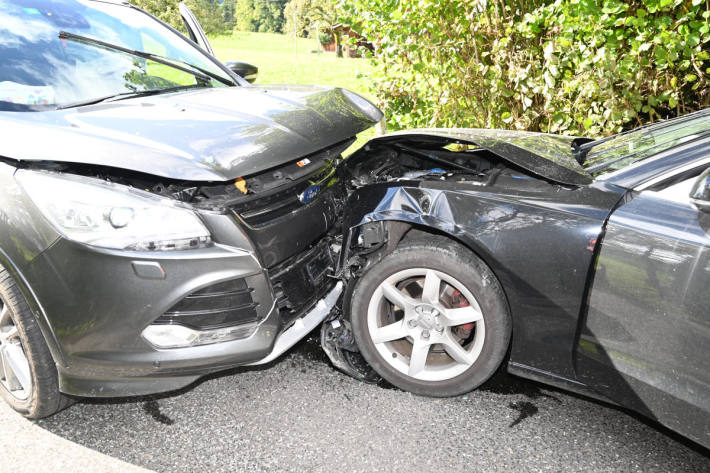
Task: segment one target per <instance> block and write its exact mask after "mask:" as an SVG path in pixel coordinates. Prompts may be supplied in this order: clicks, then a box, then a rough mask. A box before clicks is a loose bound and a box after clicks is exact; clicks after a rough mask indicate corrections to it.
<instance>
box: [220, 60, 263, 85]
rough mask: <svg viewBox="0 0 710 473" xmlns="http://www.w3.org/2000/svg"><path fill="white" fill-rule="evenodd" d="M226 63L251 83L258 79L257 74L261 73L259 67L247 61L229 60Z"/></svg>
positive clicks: (230, 68)
mask: <svg viewBox="0 0 710 473" xmlns="http://www.w3.org/2000/svg"><path fill="white" fill-rule="evenodd" d="M224 65H225V66H227V67H228V68H229V70H230V71H232V72H234V73H235V74H236V75H238V76H239V77H241V78H243V79H244V80H246V81H247V82H249V83H250V84H251V83H253V82H254V81H255V80H256V75H257V74H258V73H259V68H258V67H256V66H252V65H251V64H247V63H246V62H238V61H228V62H226V63H225V64H224Z"/></svg>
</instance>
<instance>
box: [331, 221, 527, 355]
mask: <svg viewBox="0 0 710 473" xmlns="http://www.w3.org/2000/svg"><path fill="white" fill-rule="evenodd" d="M377 222H379V223H381V224H383V225H386V226H388V227H390V228H388V230H392V227H395V228H396V229H394V230H393V231H388V232H387V235H388V237H389V235H392V234H394V235H398V236H399V239H397V240H396V241H394V242H392V241H390V240H389V238H388V239H387V242H386V245H385V250H384V252H382V253H380V254H379V255H378V260H379V259H381V258H382V257H384V256H385V255H387V254H389V253H391V252H392V251H394V249H395V248H397V245H398V244H400V243H401V242H403V241H405V240H407V239H411V238H412V237H415V234H413V233H412V232H416V233H420V234H428V235H436V236H440V237H442V238H446V239H448V240H451V241H453V242H455V243H457V244H459V245H461V246H463V247H464V248H466V249H467V250H469V251H471V252H472V253H473V254H475V255H476V256H478V257H479V258H480V259H481V260H483V262H484V263H485V264H486V265H487V266H488V267H489V268H490V269H491V271H492V272H493V275H494V276H495V277H496V278H497V279H498V282H499V283H500V286H501V289H502V291H503V297H504V298H505V303H506V305H507V308H508V313H509V314H510V317H511V321H512V332H513V333H514V332H515V329H516V319H517V317H516V316H515V314H514V313H513V311H512V304H511V301H510V297H511V293H513V292H514V291H513V290H512V289H511V287H510V284H507V283H506V282H507V281H509V280H510V278H509V277H508V273H507V271H506V270H505V268H504V266H503V265H502V264H501V263H500V262H499V261H498V259H497V258H496V257H495V256H494V255H493V254H492V253H491V252H489V251H487V249H486V247H485V246H484V245H482V244H480V242H479V241H477V240H476V238H475V237H474V236H473V235H471V233H470V232H464V231H463V229H461V228H458V226H456V225H452V224H451V223H449V222H445V221H443V220H440V219H436V218H427V219H422V215H421V214H418V213H413V212H398V214H397V215H396V216H393V215H387V214H369V215H368V218H367V221H365V222H362V223H360V224H358V225H355V226H352V227H350V228H349V229H348V235H346V238H345V241H346V242H352V240H353V238H352V236H353V235H354V234H355V233H356V231H358V230H359V229H360V228H361V227H363V226H364V225H368V224H372V223H377ZM403 225H406V229H403V228H402V226H403ZM344 250H345V251H343V253H344V255H346V258H344V259H343V260H341V261H343V262H344V260H345V259H347V255H348V254H349V252H350V248H344ZM501 276H503V277H501ZM353 286H354V284H348V286H347V287H346V291H345V294H344V304H343V306H344V307H349V305H350V304H349V298H350V297H351V296H352V292H353ZM345 315H346V316H349V314H348V313H347V312H346V314H345ZM513 340H514V338H513V336H512V333H511V338H510V345H509V347H508V350H509V352H510V347H512V345H513Z"/></svg>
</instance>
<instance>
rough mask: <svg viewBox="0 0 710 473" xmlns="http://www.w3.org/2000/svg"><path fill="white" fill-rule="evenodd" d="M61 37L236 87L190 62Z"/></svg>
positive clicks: (81, 38) (65, 34) (63, 33)
mask: <svg viewBox="0 0 710 473" xmlns="http://www.w3.org/2000/svg"><path fill="white" fill-rule="evenodd" d="M59 37H60V38H61V39H68V40H69V41H77V42H81V43H87V44H93V45H96V46H100V47H103V48H106V49H113V50H115V51H121V52H123V53H126V54H130V55H132V56H137V57H140V58H143V59H149V60H151V61H153V62H157V63H158V64H163V65H165V66H168V67H172V68H173V69H177V70H179V71H182V72H186V73H187V74H191V75H193V76H194V77H195V78H196V79H198V80H200V81H202V82H204V83H209V82H210V79H214V80H216V81H219V82H221V83H223V84H226V85H234V82H232V81H231V80H229V79H225V78H224V77H221V76H220V75H218V74H215V73H213V72H210V71H207V70H205V69H203V68H201V67H199V66H195V65H194V64H190V63H189V62H186V61H182V60H178V59H170V58H165V57H163V56H159V55H157V54H153V53H148V52H145V51H139V50H137V49H130V48H124V47H123V46H119V45H117V44H112V43H107V42H105V41H101V40H99V39H94V38H89V37H88V36H81V35H78V34H74V33H68V32H66V31H60V32H59ZM176 63H179V64H176ZM180 64H183V65H180Z"/></svg>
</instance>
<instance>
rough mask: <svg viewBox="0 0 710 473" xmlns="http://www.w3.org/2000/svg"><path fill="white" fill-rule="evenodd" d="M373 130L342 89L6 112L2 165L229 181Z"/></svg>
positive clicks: (0, 128)
mask: <svg viewBox="0 0 710 473" xmlns="http://www.w3.org/2000/svg"><path fill="white" fill-rule="evenodd" d="M373 124H374V122H373V121H372V120H371V119H370V118H368V117H367V116H365V115H364V114H363V113H362V112H361V111H360V110H359V109H358V108H357V107H355V106H354V105H352V103H351V102H350V101H349V100H348V99H347V98H346V97H345V96H344V95H343V93H342V91H341V89H337V88H328V87H316V86H271V87H263V86H261V87H229V88H214V89H200V90H194V91H188V92H178V93H170V94H164V95H156V96H150V97H143V98H133V99H127V100H121V101H116V102H111V103H104V104H97V105H92V106H86V107H82V108H73V109H66V110H56V111H49V112H21V113H20V112H0V156H2V157H6V158H12V159H17V160H22V161H54V162H57V161H60V162H71V163H82V164H95V165H101V166H110V167H116V168H122V169H130V170H133V171H138V172H143V173H148V174H153V175H157V176H163V177H168V178H173V179H180V180H193V181H226V180H231V179H235V178H237V177H240V176H246V175H250V174H253V173H257V172H260V171H263V170H266V169H269V168H271V167H274V166H278V165H280V164H284V163H286V162H289V161H292V160H295V159H297V158H300V157H302V156H306V155H308V154H311V153H314V152H316V151H319V150H322V149H323V148H326V147H328V146H331V145H334V144H336V143H338V142H341V141H343V140H347V139H349V138H351V137H354V136H355V135H356V134H357V133H359V132H360V131H363V130H365V129H367V128H369V127H370V126H372V125H373Z"/></svg>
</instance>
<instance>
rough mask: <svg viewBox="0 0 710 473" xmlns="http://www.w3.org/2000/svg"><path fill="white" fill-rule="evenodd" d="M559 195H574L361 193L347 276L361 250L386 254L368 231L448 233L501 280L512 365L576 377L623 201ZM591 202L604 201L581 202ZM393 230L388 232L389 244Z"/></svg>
mask: <svg viewBox="0 0 710 473" xmlns="http://www.w3.org/2000/svg"><path fill="white" fill-rule="evenodd" d="M555 192H564V193H566V195H567V198H566V199H565V200H566V202H565V203H564V204H562V205H561V204H560V197H559V196H558V195H549V194H546V193H545V194H539V193H538V194H533V193H525V192H522V191H516V190H515V189H502V188H500V187H499V188H494V187H481V186H478V187H474V186H466V187H464V186H462V185H460V184H457V183H455V182H452V183H441V182H436V181H402V180H399V181H391V182H386V183H379V184H373V185H368V186H365V187H362V188H359V189H357V190H355V191H354V192H353V193H352V194H351V195H350V197H349V199H348V202H347V204H346V206H345V209H346V210H345V214H344V217H343V230H344V235H343V250H342V252H341V257H340V261H339V262H338V265H339V266H338V270H339V274H340V275H341V276H344V277H345V278H347V277H348V276H349V274H348V273H350V268H351V265H353V262H354V263H355V264H354V265H353V266H352V267H357V266H358V262H357V260H356V259H353V258H354V257H357V254H356V252H354V251H353V249H356V250H360V254H363V253H364V254H367V253H368V252H370V253H373V254H374V251H376V250H379V248H378V247H376V245H375V244H376V243H377V239H378V236H377V235H376V230H371V227H368V224H373V223H376V222H405V223H407V224H409V225H412V226H414V227H416V228H419V229H429V230H430V231H433V232H435V233H440V234H443V235H447V236H449V237H450V238H452V239H453V240H455V241H458V242H460V243H461V244H463V245H465V246H466V247H467V248H469V249H470V250H471V251H473V252H474V253H476V254H477V255H478V256H479V257H480V258H481V259H483V260H484V261H485V262H486V264H488V266H489V267H490V268H491V270H492V271H493V273H494V274H495V275H496V277H497V278H498V280H499V281H500V283H501V285H502V287H503V291H504V293H505V295H506V298H507V300H508V304H509V307H510V311H511V314H512V317H513V338H512V342H511V356H510V360H511V362H514V363H519V364H521V365H530V366H531V367H532V368H535V369H536V370H538V371H539V372H551V373H559V375H560V376H562V377H565V378H568V379H572V380H574V379H575V378H576V376H575V370H574V366H573V350H574V346H573V345H574V344H573V340H574V339H575V336H576V332H577V329H578V323H579V320H580V313H581V312H582V305H583V301H582V300H581V298H580V297H579V295H580V294H583V292H584V290H585V287H586V284H587V277H588V274H589V269H590V267H591V265H592V262H593V256H594V254H593V250H594V247H595V244H596V242H597V241H598V237H599V235H600V233H601V231H602V228H603V223H604V221H605V219H606V217H607V215H608V213H609V209H610V208H611V207H613V205H614V204H615V203H616V202H617V201H618V198H619V197H618V194H617V193H615V192H608V191H606V190H604V189H597V188H594V186H589V187H583V188H579V189H577V190H575V189H570V190H559V191H555ZM589 194H591V195H589ZM592 198H596V199H597V200H598V201H599V202H600V204H598V205H595V206H590V205H579V204H578V203H577V202H580V203H581V202H588V201H591V200H592ZM391 225H392V224H391V223H390V224H389V226H388V227H385V226H383V227H382V235H381V237H382V239H383V241H384V242H385V243H386V240H387V238H388V236H387V234H386V232H387V231H389V230H390V227H391ZM363 229H368V231H372V232H374V233H375V234H373V235H368V234H367V232H363ZM562 234H565V235H564V236H563V235H562ZM400 236H401V235H400ZM368 239H370V240H371V241H372V242H375V244H369V240H368ZM393 246H396V244H395V245H389V246H388V247H387V248H386V250H387V249H390V250H391V249H393ZM368 248H370V249H368ZM371 250H373V251H371ZM368 264H369V263H368ZM540 268H547V269H546V270H545V271H541V270H540ZM346 294H347V292H346Z"/></svg>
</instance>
